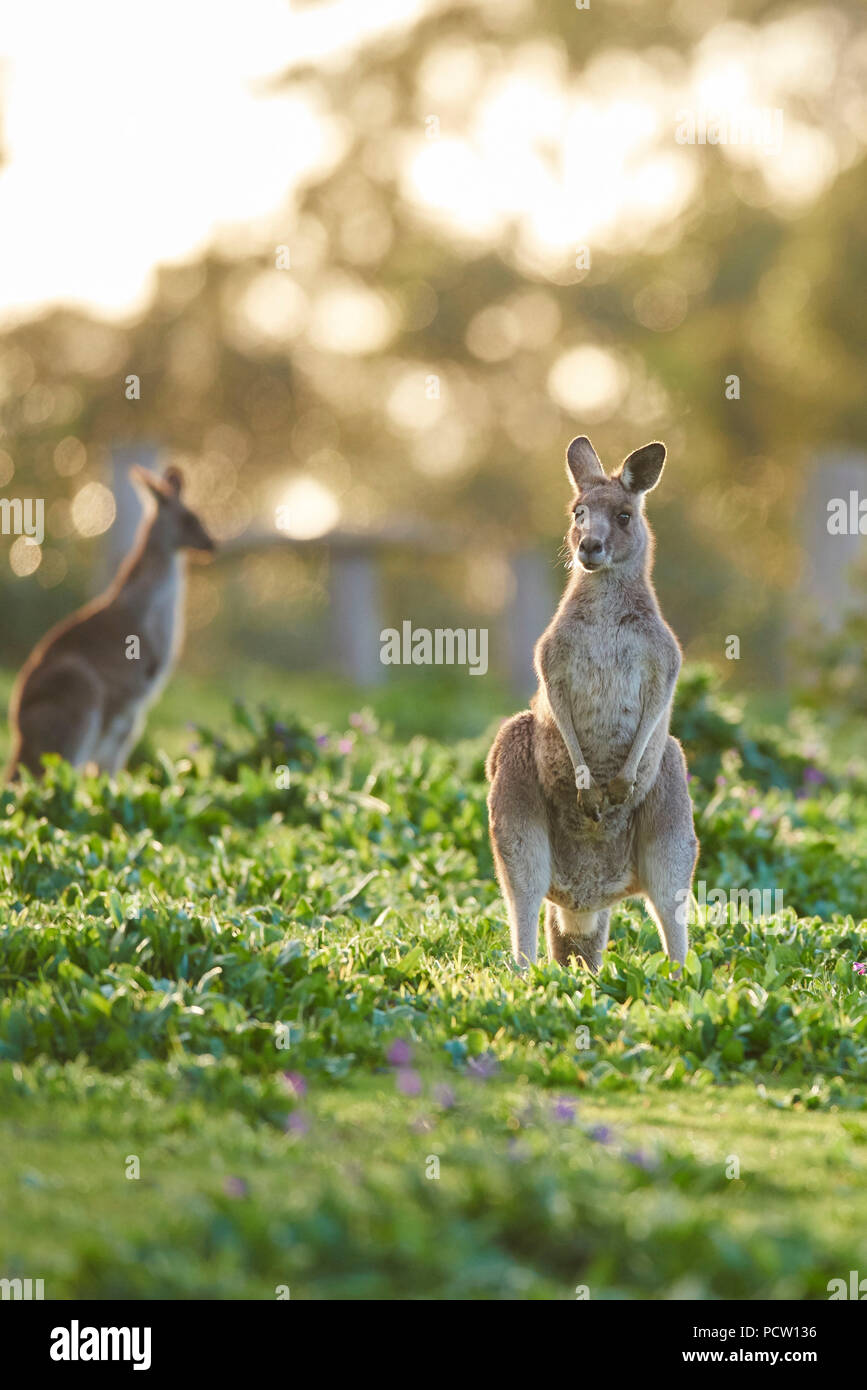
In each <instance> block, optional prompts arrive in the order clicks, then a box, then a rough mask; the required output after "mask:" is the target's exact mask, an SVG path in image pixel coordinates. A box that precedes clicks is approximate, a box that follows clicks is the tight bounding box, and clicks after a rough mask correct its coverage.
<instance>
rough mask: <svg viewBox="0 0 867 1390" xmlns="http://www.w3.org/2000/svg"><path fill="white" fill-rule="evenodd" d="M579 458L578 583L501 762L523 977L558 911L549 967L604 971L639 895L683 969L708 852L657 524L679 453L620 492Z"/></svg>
mask: <svg viewBox="0 0 867 1390" xmlns="http://www.w3.org/2000/svg"><path fill="white" fill-rule="evenodd" d="M566 458H567V476H568V477H569V479H570V481H571V482H572V483H573V485H574V487H575V496H574V497H573V499H572V503H571V506H570V511H571V513H572V524H571V526H570V529H569V533H568V535H567V542H568V545H569V550H570V553H571V556H572V575H571V578H570V580H569V583H568V585H567V587H566V591H565V593H564V594H563V597H562V599H561V601H560V605H559V607H558V609H557V612H556V614H555V615H554V618H553V620H552V622H551V623H550V625H549V626H548V628H547V629H546V631H545V632H544V633H543V635H542V637H541V638H540V640H539V642H538V643H537V644H536V650H535V666H536V673H537V676H538V680H539V689H538V691H537V693H536V694H535V696H534V697H533V699H532V701H531V705H530V709H529V710H525V711H524V712H523V713H521V714H517V715H515V716H514V717H513V718H512V719H509V720H508V721H506V723H505V724H504V725H503V726H502V728H501V729H500V731H499V733H498V734H497V737H496V739H495V740H494V744H493V747H492V748H491V751H490V753H489V755H488V761H487V772H488V777H489V778H490V781H491V789H490V793H489V795H488V811H489V817H490V829H491V844H492V846H493V851H494V860H495V863H496V867H497V876H498V879H499V882H500V886H501V888H502V890H503V896H504V898H505V900H506V905H507V908H508V912H509V922H510V927H511V935H512V950H513V953H514V956H515V960H516V961H517V962H518V964H519V965H520V966H525V965H526V964H527V963H528V962H530V963H532V962H534V961H535V960H536V952H537V937H538V929H539V910H540V908H541V906H542V903H543V901H544V900H547V902H546V911H545V932H546V938H547V944H548V954H549V958H550V959H551V960H556V961H559V962H560V963H561V964H566V963H567V961H568V960H569V958H570V956H576V957H578V958H579V959H581V960H583V961H584V962H585V963H586V965H587V966H588V967H589V968H590V969H591V970H594V971H595V970H598V969H599V966H600V963H601V959H602V952H603V950H604V949H605V945H606V943H607V940H608V929H609V921H610V915H611V913H610V909H611V908H612V907H613V906H614V905H615V904H616V903H618V902H620V901H621V900H622V899H623V898H626V897H629V896H631V895H633V894H641V895H643V896H644V897H645V899H646V900H647V904H648V907H649V909H650V912H651V914H652V916H653V918H654V920H655V921H656V924H657V926H658V928H659V932H660V936H661V938H662V942H663V944H664V946H665V950H666V952H667V954H668V955H669V957H670V958H671V959H673V960H675V961H677V962H678V963H679V964H682V963H683V961H684V960H685V958H686V951H687V931H686V914H687V904H688V894H689V891H690V889H691V885H692V875H693V871H694V868H695V862H696V857H697V853H698V842H697V840H696V837H695V831H694V829H693V820H692V803H691V801H690V797H689V791H688V788H687V777H686V764H685V762H684V757H683V752H682V750H681V747H680V744H679V743H678V742H677V740H676V739H674V738H672V737H671V735H670V734H669V731H668V730H669V721H670V717H671V703H672V699H673V696H674V689H675V684H676V681H677V676H678V672H679V671H680V664H681V652H680V647H679V645H678V642H677V639H676V637H675V636H674V633H673V632H672V631H671V629H670V628H669V627H668V625H667V623H666V622H665V620H664V619H663V617H662V614H661V613H660V611H659V605H658V603H657V599H656V594H655V592H654V589H653V585H652V583H651V580H650V569H651V561H652V548H653V542H652V537H651V534H650V530H649V528H648V526H647V522H646V520H645V518H644V494H645V493H646V492H647V491H649V490H650V489H651V488H653V487H655V486H656V484H657V482H658V481H659V477H660V475H661V473H662V467H663V464H664V460H665V446H664V445H662V444H657V443H654V444H648V445H645V446H644V448H642V449H637V450H636V451H635V452H634V453H633V454H630V455H629V457H628V458H627V459H626V461H625V462H624V464H623V465H622V468H621V469H620V471H619V472H618V473H616V474H615V475H613V476H612V477H610V478H609V477H607V476H606V474H605V472H604V470H603V468H602V465H601V463H600V462H599V459H598V457H597V455H596V453H595V450H594V449H593V446H592V444H591V443H590V441H589V439H587V438H586V437H585V436H580V437H579V438H578V439H575V440H573V441H572V443H571V444H570V445H569V448H568V450H567V456H566ZM576 513H577V520H576ZM626 517H628V519H627V520H624V518H626Z"/></svg>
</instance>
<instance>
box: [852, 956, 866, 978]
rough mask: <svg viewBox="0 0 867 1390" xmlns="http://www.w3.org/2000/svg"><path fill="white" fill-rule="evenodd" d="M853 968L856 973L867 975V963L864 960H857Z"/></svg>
mask: <svg viewBox="0 0 867 1390" xmlns="http://www.w3.org/2000/svg"><path fill="white" fill-rule="evenodd" d="M852 969H853V970H854V971H855V974H856V975H867V965H865V964H864V963H863V961H860V960H858V961H856V962H855V964H854V965H853V966H852Z"/></svg>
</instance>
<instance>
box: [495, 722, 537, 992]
mask: <svg viewBox="0 0 867 1390" xmlns="http://www.w3.org/2000/svg"><path fill="white" fill-rule="evenodd" d="M495 755H496V756H495V757H494V758H492V759H491V761H490V764H489V765H490V768H491V771H492V773H493V777H492V782H491V790H490V793H489V795H488V813H489V820H490V828H491V847H492V849H493V852H494V863H495V865H496V868H497V878H498V880H499V883H500V888H501V889H502V892H503V897H504V898H505V900H506V908H507V910H508V914H509V926H510V929H511V938H512V954H513V955H514V958H515V960H516V961H517V963H518V965H519V966H520V967H521V968H525V967H526V966H527V965H528V964H530V965H532V964H534V963H535V961H536V952H537V946H538V936H539V911H540V909H541V907H542V902H543V900H544V898H545V895H546V893H547V892H548V890H549V888H550V886H551V845H550V840H549V837H548V825H547V818H546V815H545V808H544V804H543V802H542V795H541V790H540V788H539V784H538V778H537V776H536V768H535V762H534V760H533V752H532V716H527V715H518V716H517V717H516V718H515V719H512V720H509V722H508V724H505V725H504V726H503V728H502V729H501V730H500V734H499V737H498V740H497V744H496V745H495Z"/></svg>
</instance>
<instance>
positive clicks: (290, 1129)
mask: <svg viewBox="0 0 867 1390" xmlns="http://www.w3.org/2000/svg"><path fill="white" fill-rule="evenodd" d="M286 1131H287V1133H288V1134H308V1133H309V1131H310V1121H309V1120H308V1118H307V1116H306V1115H302V1114H301V1111H300V1110H293V1111H292V1113H291V1115H287V1117H286Z"/></svg>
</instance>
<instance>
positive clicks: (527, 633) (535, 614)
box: [508, 550, 554, 696]
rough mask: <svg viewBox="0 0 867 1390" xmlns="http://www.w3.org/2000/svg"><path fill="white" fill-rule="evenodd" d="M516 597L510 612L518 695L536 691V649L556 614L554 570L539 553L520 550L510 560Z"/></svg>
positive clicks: (512, 663) (512, 669) (511, 659)
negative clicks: (552, 571) (552, 572)
mask: <svg viewBox="0 0 867 1390" xmlns="http://www.w3.org/2000/svg"><path fill="white" fill-rule="evenodd" d="M511 568H512V574H513V576H514V581H515V597H514V601H513V603H512V607H511V610H510V613H509V636H508V645H509V670H510V675H511V680H512V685H513V687H514V689H515V692H516V694H518V695H522V696H526V695H531V694H532V692H533V691H534V690H535V688H536V674H535V672H534V670H533V648H534V647H535V645H536V643H537V642H538V640H539V638H540V637H541V636H542V633H543V632H544V631H545V628H546V627H547V626H548V623H549V622H550V621H551V618H552V616H553V613H554V595H553V592H552V591H553V584H552V582H551V567H550V564H549V562H548V561H547V560H545V559H544V558H543V557H542V555H540V554H539V552H538V551H536V550H522V551H518V552H517V553H515V554H514V555H513V556H512V559H511Z"/></svg>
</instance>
